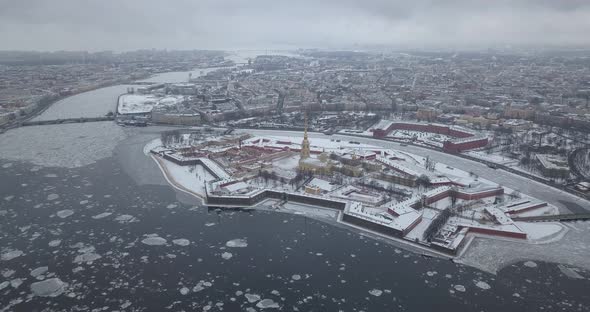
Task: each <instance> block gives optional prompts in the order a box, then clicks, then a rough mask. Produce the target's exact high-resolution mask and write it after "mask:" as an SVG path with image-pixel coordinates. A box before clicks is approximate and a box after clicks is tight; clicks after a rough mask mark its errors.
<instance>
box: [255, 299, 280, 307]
mask: <svg viewBox="0 0 590 312" xmlns="http://www.w3.org/2000/svg"><path fill="white" fill-rule="evenodd" d="M256 307H258V308H260V309H278V308H279V304H278V303H276V302H274V301H273V300H272V299H262V300H260V301H259V302H258V303H257V304H256Z"/></svg>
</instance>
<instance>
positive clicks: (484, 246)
mask: <svg viewBox="0 0 590 312" xmlns="http://www.w3.org/2000/svg"><path fill="white" fill-rule="evenodd" d="M563 226H565V227H567V228H568V231H567V232H565V235H564V237H563V238H561V239H560V240H558V239H553V237H552V236H553V235H557V236H559V235H561V234H562V233H555V231H556V230H557V227H555V226H554V225H553V224H551V223H550V225H545V226H544V227H547V228H544V229H543V231H545V230H547V231H552V232H553V234H552V235H551V236H549V238H548V241H549V242H547V243H538V244H530V243H527V242H519V241H516V240H497V239H490V238H483V237H477V238H475V239H474V240H473V242H472V243H471V245H470V246H469V248H468V249H467V250H466V251H465V253H464V254H463V255H462V256H461V258H460V262H462V263H464V264H467V265H470V266H474V267H476V268H479V269H482V270H484V271H488V272H492V273H496V272H497V271H498V270H499V269H500V268H502V267H504V266H506V265H509V264H512V263H515V262H518V261H522V260H533V261H535V260H539V261H547V262H556V263H563V264H568V265H572V266H577V267H581V268H585V269H588V270H590V245H589V244H588V237H589V236H590V222H588V221H577V222H569V223H564V224H563ZM533 227H536V225H533ZM529 230H531V232H532V235H535V233H536V232H537V230H538V229H535V228H531V229H529ZM541 241H543V239H541ZM491 255H493V256H491Z"/></svg>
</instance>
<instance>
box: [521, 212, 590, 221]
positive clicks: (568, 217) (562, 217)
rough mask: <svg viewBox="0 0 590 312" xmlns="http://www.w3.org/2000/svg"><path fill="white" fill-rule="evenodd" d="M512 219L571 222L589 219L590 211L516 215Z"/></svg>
mask: <svg viewBox="0 0 590 312" xmlns="http://www.w3.org/2000/svg"><path fill="white" fill-rule="evenodd" d="M512 220H514V221H525V222H553V221H559V222H571V221H580V220H590V213H573V214H572V213H570V214H558V215H552V216H536V217H516V218H512Z"/></svg>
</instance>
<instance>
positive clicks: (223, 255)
mask: <svg viewBox="0 0 590 312" xmlns="http://www.w3.org/2000/svg"><path fill="white" fill-rule="evenodd" d="M233 256H234V255H232V253H231V252H227V251H226V252H224V253H222V254H221V258H223V259H225V260H229V259H231V258H232V257H233Z"/></svg>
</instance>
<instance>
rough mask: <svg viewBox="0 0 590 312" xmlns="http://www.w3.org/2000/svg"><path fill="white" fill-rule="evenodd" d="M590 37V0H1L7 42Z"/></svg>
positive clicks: (346, 43) (418, 41)
mask: <svg viewBox="0 0 590 312" xmlns="http://www.w3.org/2000/svg"><path fill="white" fill-rule="evenodd" d="M520 44H524V45H530V44H533V45H578V46H579V45H583V46H589V45H590V0H404V1H401V0H286V1H283V0H158V1H153V0H100V1H97V0H0V50H16V49H21V50H30V49H36V50H115V51H121V50H134V49H140V48H169V49H237V48H266V47H269V48H283V47H284V48H292V47H304V48H306V47H317V48H347V47H354V46H355V45H357V46H367V45H385V46H390V47H399V48H422V47H428V48H432V47H441V48H472V47H490V46H503V45H520Z"/></svg>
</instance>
